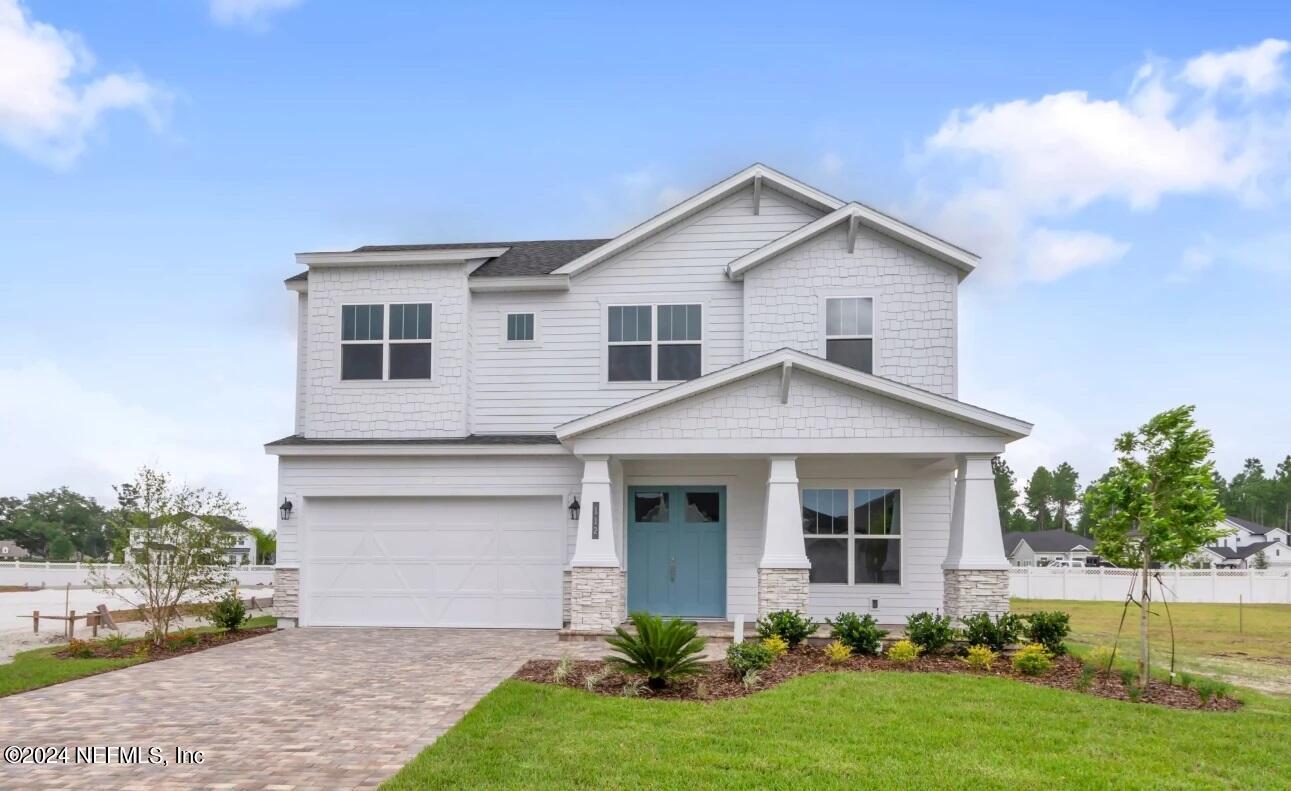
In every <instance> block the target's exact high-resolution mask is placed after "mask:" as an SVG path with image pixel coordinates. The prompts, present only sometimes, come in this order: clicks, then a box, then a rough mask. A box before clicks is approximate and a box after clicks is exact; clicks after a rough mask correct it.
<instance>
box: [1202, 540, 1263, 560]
mask: <svg viewBox="0 0 1291 791" xmlns="http://www.w3.org/2000/svg"><path fill="white" fill-rule="evenodd" d="M1273 546H1278V542H1277V541H1261V542H1259V543H1257V544H1247V545H1246V546H1244V547H1238V548H1237V549H1232V548H1230V547H1218V546H1216V547H1203V549H1206V550H1207V551H1209V552H1211V553H1213V554H1216V555H1219V556H1220V557H1223V558H1225V559H1227V560H1245V559H1246V558H1249V557H1251V556H1252V555H1254V554H1256V553H1257V552H1259V551H1260V550H1262V549H1267V548H1268V547H1273Z"/></svg>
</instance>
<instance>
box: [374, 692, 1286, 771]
mask: <svg viewBox="0 0 1291 791" xmlns="http://www.w3.org/2000/svg"><path fill="white" fill-rule="evenodd" d="M1244 698H1245V699H1246V700H1247V706H1246V707H1245V708H1243V709H1242V710H1240V711H1237V712H1227V713H1214V712H1196V711H1178V710H1173V709H1166V708H1163V707H1159V706H1150V705H1136V704H1132V703H1125V702H1121V701H1114V700H1107V699H1103V698H1096V697H1093V696H1087V695H1081V694H1079V693H1074V692H1066V691H1062V690H1056V689H1050V688H1048V687H1041V686H1032V685H1028V684H1021V683H1018V682H1014V681H1009V680H1006V679H997V678H983V677H974V676H969V675H941V674H931V673H895V672H887V673H822V674H816V675H811V676H805V677H802V678H798V679H794V680H793V681H790V682H788V683H786V684H783V685H781V686H778V687H775V688H774V689H771V690H768V691H766V692H763V693H759V694H757V695H753V696H751V697H748V698H741V699H735V700H725V701H720V702H717V703H712V704H700V703H676V702H658V701H647V700H639V699H624V698H607V697H603V696H597V695H592V694H590V693H587V692H583V691H581V690H575V689H567V688H560V687H555V686H552V685H545V684H531V683H527V682H523V681H514V680H512V681H506V682H504V683H503V684H502V685H501V686H499V687H498V688H497V689H495V690H494V691H493V692H492V693H490V694H489V695H488V696H486V697H485V698H484V699H483V700H482V701H481V702H480V703H479V705H477V706H476V707H475V709H473V710H472V711H471V712H470V713H468V714H467V715H466V717H465V718H464V719H463V720H462V721H461V722H460V723H458V724H457V726H456V727H454V728H453V729H452V730H450V731H449V732H447V733H446V734H444V735H443V736H442V737H440V739H439V741H437V742H436V743H435V744H434V745H432V746H431V747H429V748H427V749H426V750H425V751H423V752H422V753H421V754H420V755H419V756H418V757H417V758H415V759H414V760H413V761H412V762H411V763H409V764H408V765H407V766H406V767H404V769H403V770H402V771H401V772H400V773H399V774H397V775H396V776H395V777H393V778H392V779H391V780H389V781H388V782H387V783H386V784H385V785H384V786H382V788H383V789H386V790H387V791H390V790H392V789H414V788H416V789H420V788H449V787H453V788H455V787H476V788H478V787H484V788H534V787H543V788H579V789H586V788H623V787H635V788H677V789H683V788H684V789H689V788H755V787H756V788H763V787H801V788H849V789H850V788H875V789H883V788H892V789H908V788H965V789H974V790H975V791H976V790H977V789H982V788H1010V789H1014V788H1028V787H1073V788H1113V787H1114V788H1124V789H1130V788H1152V789H1161V788H1251V789H1263V788H1275V787H1282V785H1283V784H1284V783H1285V781H1286V778H1287V777H1288V776H1291V758H1289V757H1288V753H1287V752H1286V751H1285V750H1283V749H1280V748H1271V747H1270V745H1281V744H1286V743H1287V740H1288V739H1291V701H1287V700H1283V699H1279V698H1272V697H1267V696H1261V695H1258V694H1255V693H1249V694H1245V695H1244Z"/></svg>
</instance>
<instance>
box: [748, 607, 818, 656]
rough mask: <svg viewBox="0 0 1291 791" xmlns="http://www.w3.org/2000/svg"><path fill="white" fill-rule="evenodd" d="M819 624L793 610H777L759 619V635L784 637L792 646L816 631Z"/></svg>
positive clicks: (763, 636)
mask: <svg viewBox="0 0 1291 791" xmlns="http://www.w3.org/2000/svg"><path fill="white" fill-rule="evenodd" d="M817 628H819V624H817V623H816V622H815V621H813V620H811V619H810V618H808V617H806V616H803V615H799V614H798V613H796V612H794V611H793V610H776V611H775V612H770V613H767V614H766V617H764V618H759V619H758V637H762V638H767V637H770V636H772V635H777V636H779V637H782V638H784V641H785V642H786V643H788V644H789V647H790V648H794V647H796V646H797V645H798V644H799V643H801V642H802V641H803V640H806V639H807V638H808V637H811V636H812V635H813V634H815V633H816V629H817Z"/></svg>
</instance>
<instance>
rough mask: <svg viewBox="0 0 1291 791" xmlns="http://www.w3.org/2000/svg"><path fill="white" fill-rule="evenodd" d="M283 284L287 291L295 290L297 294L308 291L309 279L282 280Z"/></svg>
mask: <svg viewBox="0 0 1291 791" xmlns="http://www.w3.org/2000/svg"><path fill="white" fill-rule="evenodd" d="M283 285H284V286H286V287H287V290H288V291H295V292H296V293H297V294H308V293H309V280H308V279H306V280H284V281H283Z"/></svg>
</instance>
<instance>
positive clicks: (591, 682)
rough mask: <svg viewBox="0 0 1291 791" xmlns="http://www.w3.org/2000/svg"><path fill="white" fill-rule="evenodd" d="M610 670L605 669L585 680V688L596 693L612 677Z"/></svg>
mask: <svg viewBox="0 0 1291 791" xmlns="http://www.w3.org/2000/svg"><path fill="white" fill-rule="evenodd" d="M610 672H611V671H610V669H609V668H608V667H603V668H601V669H600V670H598V671H596V672H595V673H593V674H591V675H590V676H588V677H587V678H585V679H583V686H584V687H587V691H588V692H595V691H596V688H597V687H598V686H600V684H601V682H602V681H604V680H605V679H607V678H609V677H610Z"/></svg>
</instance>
